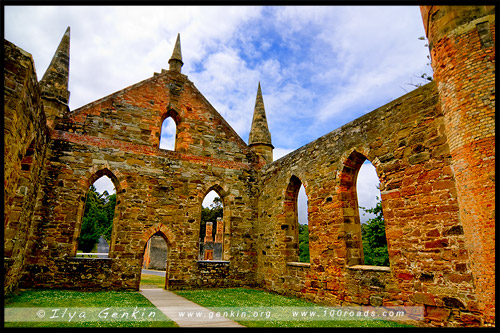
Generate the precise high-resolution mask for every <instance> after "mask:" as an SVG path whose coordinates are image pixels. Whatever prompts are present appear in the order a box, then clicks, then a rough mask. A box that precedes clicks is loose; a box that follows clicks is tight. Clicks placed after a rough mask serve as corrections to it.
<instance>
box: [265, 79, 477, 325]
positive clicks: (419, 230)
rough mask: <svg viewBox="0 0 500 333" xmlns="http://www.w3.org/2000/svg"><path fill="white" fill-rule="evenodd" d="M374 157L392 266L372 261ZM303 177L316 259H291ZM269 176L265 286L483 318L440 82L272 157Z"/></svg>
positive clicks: (452, 320)
mask: <svg viewBox="0 0 500 333" xmlns="http://www.w3.org/2000/svg"><path fill="white" fill-rule="evenodd" d="M366 158H367V159H368V160H370V161H371V162H372V163H373V165H374V166H375V168H376V170H377V174H378V176H379V179H380V182H381V185H380V190H381V195H382V206H383V210H384V217H385V225H386V236H387V241H388V250H389V258H390V267H383V268H380V267H373V266H364V265H363V259H362V257H363V256H362V245H361V233H360V221H359V213H358V205H357V193H356V178H357V173H358V171H359V168H360V167H361V164H362V163H363V162H364V160H365V159H366ZM294 177H297V178H298V179H299V180H300V182H301V183H302V184H304V187H305V191H306V194H307V197H308V221H309V247H310V264H309V265H307V264H303V263H294V262H287V258H288V257H289V255H288V253H287V252H288V251H290V249H292V248H294V247H295V248H296V244H297V240H296V239H294V237H293V236H290V234H289V233H288V232H287V231H288V230H289V229H290V228H292V227H293V226H291V225H289V221H290V219H287V214H286V211H287V207H286V201H285V200H284V199H285V198H286V196H287V188H289V183H290V182H291V179H295V178H294ZM261 181H262V185H261V186H262V189H261V196H260V200H259V225H260V228H259V229H258V231H257V232H258V234H259V235H258V236H259V237H258V239H259V242H258V246H257V250H258V253H259V262H258V264H259V266H258V275H257V276H258V280H259V282H260V283H262V284H263V285H264V286H265V287H266V288H268V289H271V290H274V291H277V292H280V293H284V294H293V295H295V296H301V297H305V298H308V299H311V300H314V301H317V302H324V303H328V304H335V305H350V304H365V305H367V304H370V305H382V304H383V305H409V306H411V305H422V306H425V311H426V322H428V323H429V322H430V323H433V324H436V325H442V324H443V323H444V322H447V325H454V324H456V325H460V324H461V323H463V322H464V321H467V323H468V324H470V322H471V321H472V322H476V323H477V322H479V321H480V315H479V313H478V309H477V300H476V298H475V296H474V285H473V280H472V271H471V263H470V259H469V256H468V253H467V249H466V247H465V238H464V234H463V227H462V225H461V223H460V220H459V216H458V204H457V193H456V188H455V180H454V177H453V174H452V171H451V166H450V152H449V147H448V143H447V139H446V133H445V128H444V120H443V114H442V112H441V108H440V103H439V98H438V92H437V89H436V85H435V84H434V83H430V84H428V85H426V86H424V87H421V88H419V89H417V90H415V91H413V92H411V93H409V94H407V95H405V96H403V97H401V98H399V99H397V100H395V101H393V102H391V103H389V104H387V105H385V106H383V107H381V108H379V109H377V110H375V111H373V112H371V113H369V114H366V115H365V116H363V117H361V118H358V119H356V120H354V121H352V122H351V123H348V124H346V125H344V126H342V127H341V128H339V129H337V130H335V131H333V132H331V133H329V134H327V135H325V136H323V137H321V138H319V139H317V140H315V141H313V142H311V143H309V144H307V145H306V146H304V147H302V148H300V149H298V150H296V151H295V152H293V153H291V154H289V155H287V156H285V157H283V158H281V159H280V160H278V161H275V162H274V163H272V164H269V165H266V166H265V167H264V168H263V171H262V175H261ZM293 242H295V246H290V243H293ZM464 318H467V319H464Z"/></svg>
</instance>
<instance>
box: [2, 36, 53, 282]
mask: <svg viewBox="0 0 500 333" xmlns="http://www.w3.org/2000/svg"><path fill="white" fill-rule="evenodd" d="M4 85H5V86H4V123H3V124H4V272H5V283H4V292H9V291H11V290H15V289H16V288H17V283H18V277H19V275H20V274H21V272H22V271H23V269H24V258H25V255H26V251H27V250H28V249H29V245H28V244H29V242H30V241H29V238H30V237H31V238H33V237H34V238H36V237H37V235H33V234H31V235H30V233H31V232H32V223H33V220H35V219H37V217H36V216H35V213H34V212H35V209H36V206H37V205H39V194H40V193H39V191H40V186H41V184H42V183H43V164H44V162H45V158H46V153H47V142H48V140H49V138H48V131H47V129H46V127H45V114H44V111H43V106H42V104H41V101H40V89H39V87H38V82H37V76H36V73H35V67H34V62H33V58H32V57H31V55H30V54H29V53H27V52H25V51H24V50H22V49H20V48H18V47H17V46H15V45H13V44H12V43H10V42H8V41H4ZM32 241H33V240H32Z"/></svg>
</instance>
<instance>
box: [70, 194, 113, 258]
mask: <svg viewBox="0 0 500 333" xmlns="http://www.w3.org/2000/svg"><path fill="white" fill-rule="evenodd" d="M115 205H116V194H112V195H109V193H108V192H107V191H104V192H103V193H102V194H99V193H98V192H97V191H96V188H95V187H94V185H91V186H90V188H89V192H88V193H87V200H86V202H85V212H84V215H83V218H82V229H81V230H80V237H79V238H78V249H79V250H82V251H83V252H90V251H92V250H93V248H94V246H95V245H96V244H97V242H98V241H99V237H100V236H101V235H102V236H103V237H104V238H105V239H106V240H107V241H108V242H110V241H111V230H112V226H113V217H114V213H115Z"/></svg>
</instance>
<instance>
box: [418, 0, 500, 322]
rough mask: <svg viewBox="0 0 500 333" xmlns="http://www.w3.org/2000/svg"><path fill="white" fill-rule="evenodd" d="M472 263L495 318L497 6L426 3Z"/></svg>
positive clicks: (483, 298)
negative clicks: (430, 4) (495, 68)
mask: <svg viewBox="0 0 500 333" xmlns="http://www.w3.org/2000/svg"><path fill="white" fill-rule="evenodd" d="M422 14H423V15H422V17H423V20H424V26H425V29H426V33H427V36H428V38H429V45H430V52H431V59H432V67H433V69H434V78H435V80H436V82H437V86H438V90H439V97H440V100H441V103H442V105H443V114H444V121H445V124H446V126H445V129H446V135H447V137H448V141H449V145H450V154H451V166H452V170H453V173H454V176H455V179H456V184H457V193H458V204H459V207H460V216H461V221H462V224H463V228H464V232H465V235H466V242H467V249H468V251H469V253H470V256H471V262H470V266H471V269H472V272H473V276H474V282H475V285H476V286H477V288H478V293H479V295H480V297H479V300H480V303H479V307H480V308H481V310H484V311H486V313H487V314H488V315H487V318H486V321H487V322H494V318H495V236H494V235H495V204H494V198H495V70H494V67H495V6H451V7H448V6H422Z"/></svg>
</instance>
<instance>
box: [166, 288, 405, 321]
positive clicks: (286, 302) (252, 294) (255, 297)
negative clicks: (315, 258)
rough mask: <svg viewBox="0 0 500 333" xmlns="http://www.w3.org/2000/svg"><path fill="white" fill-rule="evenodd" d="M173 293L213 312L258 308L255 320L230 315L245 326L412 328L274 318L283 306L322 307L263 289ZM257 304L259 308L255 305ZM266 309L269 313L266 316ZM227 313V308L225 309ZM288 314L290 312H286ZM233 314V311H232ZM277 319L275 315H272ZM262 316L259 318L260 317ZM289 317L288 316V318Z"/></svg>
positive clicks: (309, 319)
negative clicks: (258, 314) (228, 309)
mask: <svg viewBox="0 0 500 333" xmlns="http://www.w3.org/2000/svg"><path fill="white" fill-rule="evenodd" d="M175 293H176V294H178V295H180V296H183V297H185V298H187V299H189V300H191V301H193V302H195V303H197V304H199V305H201V306H204V307H206V308H209V309H213V310H214V311H220V313H221V314H222V311H224V310H225V309H224V308H238V309H241V312H242V311H245V310H246V309H248V310H249V311H247V313H256V311H255V312H254V310H256V309H259V311H258V312H259V313H260V316H259V317H258V319H252V320H245V319H244V318H237V317H234V316H233V317H231V318H230V319H232V320H234V321H237V322H238V323H240V324H242V325H244V326H247V327H412V326H411V325H407V324H403V323H400V322H396V321H388V320H385V321H384V320H377V319H371V320H370V319H367V320H365V319H357V320H348V319H332V318H329V319H328V320H321V319H318V317H315V318H314V319H313V318H312V317H311V316H305V318H301V319H300V320H274V319H273V316H274V315H275V313H274V312H277V311H280V309H283V307H287V308H293V309H307V310H308V311H310V310H315V309H318V311H316V312H317V315H321V314H323V310H324V309H325V307H322V306H320V305H318V304H315V303H312V302H309V301H306V300H303V299H299V298H294V297H285V296H281V295H278V294H274V293H270V292H267V291H263V290H255V289H246V288H226V289H206V290H179V291H175ZM257 307H258V308H257ZM266 309H268V310H270V311H269V316H267V315H266V313H265V312H266ZM227 313H229V311H227ZM287 313H288V314H290V312H287ZM235 315H236V314H235ZM275 317H276V318H277V316H275ZM260 318H262V320H260ZM287 318H289V315H288V317H287Z"/></svg>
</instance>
